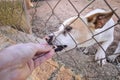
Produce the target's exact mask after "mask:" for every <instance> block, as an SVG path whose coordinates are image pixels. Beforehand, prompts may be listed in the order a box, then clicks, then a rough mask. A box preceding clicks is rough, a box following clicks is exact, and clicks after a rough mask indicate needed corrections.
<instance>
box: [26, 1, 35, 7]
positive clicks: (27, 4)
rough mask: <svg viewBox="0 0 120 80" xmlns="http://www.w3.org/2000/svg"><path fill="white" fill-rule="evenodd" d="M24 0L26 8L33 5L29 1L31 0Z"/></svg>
mask: <svg viewBox="0 0 120 80" xmlns="http://www.w3.org/2000/svg"><path fill="white" fill-rule="evenodd" d="M25 1H26V6H27V9H29V8H31V7H33V4H32V2H31V0H25Z"/></svg>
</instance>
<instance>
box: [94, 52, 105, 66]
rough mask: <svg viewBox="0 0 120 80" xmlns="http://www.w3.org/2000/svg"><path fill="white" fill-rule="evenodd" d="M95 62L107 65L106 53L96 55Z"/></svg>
mask: <svg viewBox="0 0 120 80" xmlns="http://www.w3.org/2000/svg"><path fill="white" fill-rule="evenodd" d="M95 61H97V63H98V64H99V65H104V64H106V63H107V61H106V58H105V54H104V53H97V54H96V55H95Z"/></svg>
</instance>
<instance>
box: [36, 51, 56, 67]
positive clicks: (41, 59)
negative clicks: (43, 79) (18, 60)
mask: <svg viewBox="0 0 120 80" xmlns="http://www.w3.org/2000/svg"><path fill="white" fill-rule="evenodd" d="M54 54H55V52H54V50H51V51H50V52H49V53H46V54H45V55H44V56H42V57H39V58H37V59H35V60H34V64H35V67H37V66H39V65H40V64H41V63H43V62H44V61H46V60H48V59H50V58H51V57H52V56H53V55H54Z"/></svg>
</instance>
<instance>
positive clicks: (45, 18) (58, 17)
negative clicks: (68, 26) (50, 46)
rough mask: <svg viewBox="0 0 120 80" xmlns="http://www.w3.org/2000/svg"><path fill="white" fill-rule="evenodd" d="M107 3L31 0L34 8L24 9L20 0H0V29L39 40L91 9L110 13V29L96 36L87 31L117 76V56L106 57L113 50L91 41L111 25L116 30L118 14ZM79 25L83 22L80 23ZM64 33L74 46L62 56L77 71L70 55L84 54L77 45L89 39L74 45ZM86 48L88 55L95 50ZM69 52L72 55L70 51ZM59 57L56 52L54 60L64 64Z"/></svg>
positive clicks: (101, 0)
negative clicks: (65, 21)
mask: <svg viewBox="0 0 120 80" xmlns="http://www.w3.org/2000/svg"><path fill="white" fill-rule="evenodd" d="M110 1H111V0H84V1H82V0H32V3H33V5H34V7H32V8H31V9H29V10H28V9H27V8H26V6H25V5H26V4H25V1H24V0H0V27H5V26H10V27H12V28H14V29H17V30H19V31H22V32H25V33H31V32H32V33H33V34H34V36H37V37H40V38H43V37H44V36H45V35H48V34H50V33H53V32H54V31H56V30H58V27H59V26H60V25H64V24H63V21H64V20H66V19H68V18H70V17H72V16H77V18H76V20H77V19H80V20H81V18H80V16H81V15H85V14H86V13H88V12H89V11H91V10H93V9H95V8H101V9H104V10H107V11H112V12H114V17H115V24H114V25H113V26H111V27H109V28H107V29H105V30H104V31H101V32H99V33H97V34H93V33H92V31H90V32H91V34H92V37H91V39H93V40H95V41H96V43H97V44H96V45H97V46H100V47H101V49H102V50H103V51H104V52H105V54H106V57H105V58H103V59H106V58H107V60H108V61H109V62H110V63H112V64H113V65H114V66H115V67H116V68H117V70H118V72H119V73H120V71H119V66H118V65H119V63H120V59H119V57H120V56H119V54H112V55H108V53H114V51H115V48H114V50H113V51H111V52H109V51H108V52H107V51H106V50H104V49H103V47H102V46H101V44H100V43H99V42H98V41H97V39H96V38H95V37H96V36H97V35H100V34H102V33H104V32H106V31H108V30H110V29H111V28H113V27H115V26H118V27H119V26H120V15H118V13H116V11H115V10H114V6H111V5H110ZM82 2H84V3H85V4H82ZM100 3H101V4H103V6H101V5H99V4H100ZM97 4H98V5H97ZM118 10H119V8H118ZM28 17H29V18H28ZM73 22H74V21H73ZM83 23H85V22H84V21H83ZM85 25H86V24H85ZM86 27H87V26H86ZM87 28H88V27H87ZM89 30H90V29H89ZM117 30H118V31H120V28H117ZM68 34H69V36H70V37H71V38H72V39H73V41H74V43H75V44H76V46H75V47H74V48H72V49H70V50H69V51H66V52H65V53H64V54H67V53H70V55H69V58H70V59H71V60H72V62H73V63H74V64H75V66H73V67H76V68H77V69H78V70H79V68H78V67H77V66H78V65H79V64H78V63H79V62H77V60H75V57H73V56H74V55H71V53H74V54H76V55H77V53H79V51H80V53H84V52H85V48H77V46H78V45H81V44H84V43H85V42H87V41H89V40H91V39H89V40H87V41H83V42H82V43H79V44H77V42H76V41H75V40H74V38H73V37H72V35H71V34H70V33H68ZM90 49H91V50H90V52H91V53H94V54H95V52H96V49H95V47H94V46H92V48H90ZM72 50H73V52H71V51H72ZM74 50H76V51H78V52H76V51H74ZM90 52H88V53H89V54H87V55H88V56H91V54H90ZM61 56H62V55H60V54H59V53H57V54H56V57H55V59H57V60H60V61H64V59H63V58H65V57H61ZM114 56H116V57H115V59H114V60H113V61H112V60H109V59H111V58H112V57H114ZM103 59H101V60H100V61H102V60H103ZM93 61H94V60H93ZM91 62H92V61H91ZM94 62H97V61H94ZM65 63H66V62H65ZM101 65H102V64H101ZM87 77H89V76H87Z"/></svg>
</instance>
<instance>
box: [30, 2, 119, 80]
mask: <svg viewBox="0 0 120 80" xmlns="http://www.w3.org/2000/svg"><path fill="white" fill-rule="evenodd" d="M46 1H47V2H46ZM46 1H45V0H41V1H39V2H37V3H34V6H35V7H36V8H33V9H30V10H29V12H30V17H31V18H32V27H33V33H34V35H35V36H37V37H40V38H43V37H44V36H45V35H46V34H48V33H50V32H53V31H55V30H57V29H58V27H59V26H60V24H61V23H62V22H63V21H64V20H66V19H68V18H70V17H72V16H76V15H78V13H77V11H78V12H80V11H81V10H82V9H83V8H84V7H85V6H86V5H87V4H88V3H90V2H92V0H46ZM59 1H60V2H59ZM106 1H107V2H108V3H109V4H110V6H111V7H112V8H113V9H115V8H117V10H116V13H117V15H118V16H119V17H120V8H119V7H120V0H106ZM58 2H59V3H58ZM70 2H71V3H72V4H73V5H74V7H75V8H74V7H73V6H72V5H71V4H70ZM57 3H58V4H57ZM56 4H57V5H56ZM97 8H100V9H104V10H107V11H109V10H110V8H109V7H108V6H107V5H106V4H105V2H104V0H95V1H94V2H93V3H92V4H91V5H90V6H88V7H87V8H86V9H85V10H84V11H83V12H82V13H80V15H85V14H86V13H88V12H89V11H91V10H94V9H97ZM75 9H76V10H75ZM113 19H114V20H115V22H117V20H118V18H117V17H116V16H115V15H114V16H113ZM119 36H120V25H117V26H115V33H114V42H113V43H112V44H111V46H110V47H109V49H108V50H107V53H108V55H111V54H113V53H114V51H115V49H116V47H117V44H118V42H119V41H120V37H119ZM94 49H95V47H94V46H92V47H89V54H88V55H85V54H83V52H82V50H81V49H80V48H79V49H73V50H71V51H69V52H65V53H61V54H59V53H58V54H56V55H55V56H54V58H53V59H55V60H57V61H58V62H59V63H62V64H64V65H65V66H66V67H69V68H71V69H72V70H73V71H74V72H75V73H76V74H81V75H82V77H83V78H84V79H85V80H120V74H119V71H118V70H117V69H116V66H114V65H113V64H111V63H108V64H106V65H104V66H102V67H101V66H98V64H97V63H96V62H94V60H93V59H94V55H93V53H94V52H95V50H94ZM51 80H54V79H51ZM73 80H74V79H73Z"/></svg>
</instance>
